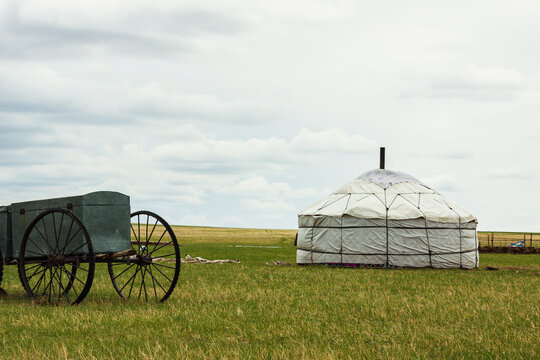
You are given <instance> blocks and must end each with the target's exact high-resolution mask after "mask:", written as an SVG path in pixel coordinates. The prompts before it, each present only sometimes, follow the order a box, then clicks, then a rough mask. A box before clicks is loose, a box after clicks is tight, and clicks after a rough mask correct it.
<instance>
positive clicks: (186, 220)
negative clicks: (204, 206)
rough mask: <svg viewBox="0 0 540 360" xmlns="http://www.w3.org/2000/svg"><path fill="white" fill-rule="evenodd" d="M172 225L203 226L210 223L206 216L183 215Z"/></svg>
mask: <svg viewBox="0 0 540 360" xmlns="http://www.w3.org/2000/svg"><path fill="white" fill-rule="evenodd" d="M174 224H182V225H195V226H204V225H208V224H210V221H209V220H208V218H207V217H206V215H185V216H182V217H181V218H180V219H179V220H178V222H177V223H174Z"/></svg>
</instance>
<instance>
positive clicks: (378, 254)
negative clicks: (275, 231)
mask: <svg viewBox="0 0 540 360" xmlns="http://www.w3.org/2000/svg"><path fill="white" fill-rule="evenodd" d="M298 250H303V251H310V250H309V249H304V248H301V247H299V248H298ZM473 251H476V249H470V250H463V251H457V252H456V251H445V252H433V253H432V255H434V256H438V255H455V254H467V253H470V252H473ZM313 252H314V253H317V254H332V255H337V253H335V252H331V251H320V250H313ZM343 255H362V256H384V255H385V254H384V253H361V254H358V253H348V252H344V253H343ZM392 255H399V256H419V255H429V253H400V254H392Z"/></svg>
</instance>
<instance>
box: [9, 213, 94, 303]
mask: <svg viewBox="0 0 540 360" xmlns="http://www.w3.org/2000/svg"><path fill="white" fill-rule="evenodd" d="M94 270H95V258H94V251H93V248H92V242H91V241H90V236H89V235H88V231H87V230H86V228H85V226H84V225H83V223H82V222H81V221H80V220H79V219H78V218H77V217H76V216H75V215H74V214H72V213H71V212H69V211H68V210H65V209H51V210H47V211H44V212H42V213H41V214H40V215H38V217H36V218H35V219H34V220H33V221H32V222H31V223H30V225H29V226H28V228H27V229H26V232H25V234H24V236H23V239H22V242H21V248H20V252H19V278H20V279H21V283H22V285H23V287H24V289H25V290H26V292H27V293H28V295H29V296H30V297H31V298H32V299H34V300H35V301H38V302H46V303H53V304H59V303H68V304H73V305H74V304H78V303H80V302H81V301H82V300H83V299H84V298H85V297H86V295H87V294H88V291H90V288H91V287H92V281H93V280H94Z"/></svg>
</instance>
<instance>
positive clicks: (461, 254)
mask: <svg viewBox="0 0 540 360" xmlns="http://www.w3.org/2000/svg"><path fill="white" fill-rule="evenodd" d="M443 202H444V203H445V204H446V206H448V208H449V209H450V210H452V211H453V212H454V213H455V214H456V215H457V216H458V220H459V223H458V229H459V268H460V269H463V250H462V244H463V237H462V235H461V216H460V215H459V214H458V213H457V211H456V210H454V209H453V208H452V207H451V206H450V205H449V204H448V203H447V202H446V201H444V199H443Z"/></svg>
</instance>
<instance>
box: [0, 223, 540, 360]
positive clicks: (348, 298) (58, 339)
mask: <svg viewBox="0 0 540 360" xmlns="http://www.w3.org/2000/svg"><path fill="white" fill-rule="evenodd" d="M192 229H193V230H190V228H186V227H181V228H180V230H179V228H175V231H177V232H178V233H179V234H181V236H182V238H183V239H185V241H182V243H183V246H182V247H181V251H182V255H185V254H190V255H192V256H202V257H205V258H210V259H217V258H230V259H239V260H241V261H242V263H241V264H221V265H220V264H213V265H210V264H208V265H206V264H183V265H182V270H181V277H180V282H179V284H178V286H177V288H176V291H175V292H174V293H173V295H172V296H171V298H170V299H169V300H168V301H167V302H166V303H164V304H155V303H148V304H146V303H144V302H138V301H131V300H130V301H127V302H126V301H123V300H122V299H120V298H119V297H118V296H117V295H116V293H115V292H114V289H113V287H112V285H111V284H110V280H109V278H108V274H107V270H106V268H105V267H104V266H103V265H102V264H100V265H98V266H97V272H96V279H95V282H94V285H93V287H92V290H91V291H90V294H89V296H88V297H87V298H86V299H85V300H84V301H83V303H82V304H80V305H79V306H75V307H71V306H43V305H34V304H32V302H31V301H29V300H28V298H27V297H26V295H25V294H24V290H23V288H22V286H21V285H20V283H19V281H18V276H17V273H16V268H15V267H13V266H10V267H7V268H6V270H5V280H4V282H3V287H4V288H5V289H6V290H7V291H8V293H9V297H7V298H2V299H0V324H1V325H0V343H1V345H2V346H1V348H0V358H1V359H13V358H32V359H42V358H52V359H56V358H69V359H72V358H85V359H91V358H96V359H97V358H99V359H102V358H143V359H144V358H146V359H158V358H159V359H169V358H173V359H176V358H178V359H185V358H194V359H198V358H208V359H214V358H229V359H237V358H262V359H272V358H295V359H299V358H313V359H347V358H351V359H352V358H481V359H483V358H485V359H491V358H512V359H514V358H538V357H539V356H540V345H539V344H540V342H539V341H538V339H539V338H540V329H539V326H538V324H540V302H539V300H538V299H539V298H540V277H539V274H540V256H539V255H509V254H481V255H480V265H481V266H482V267H485V266H493V267H499V268H500V269H501V270H499V271H486V270H483V269H479V270H470V271H466V270H434V269H416V270H412V269H402V270H389V269H388V270H387V269H348V268H331V267H324V266H296V265H293V266H268V265H264V264H265V263H266V262H267V261H270V260H282V261H287V262H290V263H292V264H294V262H295V248H294V246H292V243H293V242H294V231H277V230H272V231H265V230H253V229H251V230H241V229H222V230H219V229H207V230H208V231H205V228H192ZM236 245H242V246H246V245H248V246H250V245H253V246H259V245H261V246H279V247H278V248H265V247H237V246H236ZM516 267H519V269H517V270H516V269H515V268H516Z"/></svg>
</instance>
